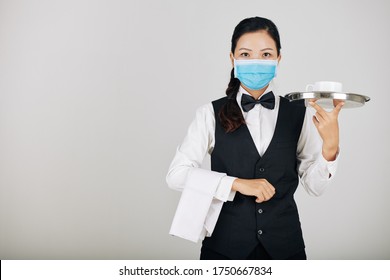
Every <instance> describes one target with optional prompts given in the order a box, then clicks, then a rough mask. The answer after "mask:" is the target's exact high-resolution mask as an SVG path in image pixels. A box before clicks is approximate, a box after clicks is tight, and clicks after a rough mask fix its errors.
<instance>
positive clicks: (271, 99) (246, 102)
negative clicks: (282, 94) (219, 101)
mask: <svg viewBox="0 0 390 280" xmlns="http://www.w3.org/2000/svg"><path fill="white" fill-rule="evenodd" d="M256 104H261V106H263V107H265V108H267V109H270V110H273V109H274V108H275V95H274V93H273V92H272V91H271V92H269V93H267V94H264V95H263V96H261V98H260V99H258V100H256V99H254V98H253V97H252V96H250V95H248V94H243V95H242V98H241V107H242V110H244V112H248V111H250V110H252V109H253V107H255V105H256Z"/></svg>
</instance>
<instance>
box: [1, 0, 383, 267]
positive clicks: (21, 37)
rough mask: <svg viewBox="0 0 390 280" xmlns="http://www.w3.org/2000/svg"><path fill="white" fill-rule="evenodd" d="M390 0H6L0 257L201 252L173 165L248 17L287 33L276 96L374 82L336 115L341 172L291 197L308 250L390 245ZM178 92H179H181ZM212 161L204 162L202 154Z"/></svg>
mask: <svg viewBox="0 0 390 280" xmlns="http://www.w3.org/2000/svg"><path fill="white" fill-rule="evenodd" d="M389 11H390V2H389V1H387V0H382V1H381V0H370V1H367V0H359V1H354V0H350V1H340V0H339V1H325V0H324V1H304V0H295V1H260V0H255V1H210V0H207V1H206V0H202V1H179V0H168V1H151V0H138V1H135V0H133V1H118V0H107V1H103V0H99V1H86V0H67V1H52V0H46V1H45V0H36V1H27V0H0V259H196V258H198V254H199V248H200V244H194V243H191V242H189V241H185V240H181V239H179V238H176V237H171V236H169V234H168V231H169V227H170V224H171V221H172V218H173V215H174V212H175V209H176V206H177V203H178V200H179V197H180V193H176V192H174V191H171V190H169V189H168V188H167V185H166V183H165V175H166V172H167V169H168V166H169V164H170V161H171V160H172V158H173V156H174V153H175V149H176V147H177V146H178V145H179V144H180V142H181V141H182V139H183V137H184V135H185V133H186V130H187V127H188V125H189V124H190V122H191V120H192V118H193V117H194V113H195V110H196V108H197V107H199V106H201V105H202V104H205V103H207V102H209V101H211V100H213V99H216V98H219V97H222V96H223V95H224V91H225V88H226V85H227V82H228V79H229V74H230V69H231V65H230V60H229V50H230V37H231V34H232V32H233V29H234V27H235V26H236V24H237V23H238V22H239V21H240V20H242V19H243V18H246V17H249V16H255V15H259V16H264V17H268V18H270V19H272V20H273V21H274V22H275V23H276V24H277V26H278V27H279V31H280V33H281V40H282V55H283V57H282V61H281V64H280V67H279V76H278V78H277V81H276V82H277V88H278V92H279V93H280V94H284V93H288V92H291V91H297V90H304V87H305V85H306V84H308V83H313V82H315V81H318V80H334V81H341V82H343V85H344V89H345V90H346V91H350V92H357V93H361V94H365V95H368V96H370V97H371V98H372V101H370V102H369V103H367V105H366V106H365V107H363V108H359V109H350V110H344V111H342V113H341V116H340V126H341V155H340V165H339V169H338V173H337V176H336V178H335V180H334V181H333V183H332V185H331V186H330V187H329V189H328V190H327V192H326V193H325V194H324V195H323V196H321V197H318V198H316V197H310V196H309V195H307V194H306V193H305V192H304V191H303V189H302V188H299V190H298V191H297V194H296V199H297V201H298V204H299V208H300V213H301V220H302V224H303V230H304V235H305V240H306V245H307V253H308V257H309V258H310V259H390V238H389V236H390V224H389V220H390V219H389V214H388V212H389V210H390V206H389V197H390V186H389V185H390V184H389V183H390V179H389V178H390V177H389V174H388V172H389V171H388V169H389V166H390V165H389V158H390V153H389V143H390V133H389V123H388V118H389V117H388V106H387V103H388V102H387V101H388V95H389V90H388V88H389V73H390V69H389V65H390V54H389V49H390V40H389V32H388V29H389V27H390V17H389ZM179 100H182V101H183V102H184V103H183V104H182V105H180V106H179ZM206 165H207V164H206Z"/></svg>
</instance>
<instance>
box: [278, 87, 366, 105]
mask: <svg viewBox="0 0 390 280" xmlns="http://www.w3.org/2000/svg"><path fill="white" fill-rule="evenodd" d="M285 97H286V98H287V99H289V100H290V101H295V100H302V99H304V100H305V104H306V105H307V103H308V102H309V101H310V100H311V99H317V101H316V103H317V104H318V105H320V106H321V107H323V108H327V109H331V108H334V104H333V100H335V99H336V100H342V101H344V106H343V108H357V107H361V106H363V105H364V104H365V103H366V102H368V101H370V97H368V96H365V95H360V94H356V93H341V92H324V91H310V92H291V93H289V94H286V95H285Z"/></svg>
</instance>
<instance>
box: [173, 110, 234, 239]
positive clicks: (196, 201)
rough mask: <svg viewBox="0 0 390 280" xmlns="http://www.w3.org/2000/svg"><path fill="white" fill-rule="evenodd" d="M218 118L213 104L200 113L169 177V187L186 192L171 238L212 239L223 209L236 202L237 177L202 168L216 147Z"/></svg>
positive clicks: (181, 146) (198, 112)
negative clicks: (224, 204)
mask: <svg viewBox="0 0 390 280" xmlns="http://www.w3.org/2000/svg"><path fill="white" fill-rule="evenodd" d="M214 127H215V118H214V111H213V108H212V105H211V104H207V105H204V106H202V107H200V108H199V109H198V110H197V113H196V117H195V119H194V121H193V122H192V123H191V125H190V127H189V129H188V132H187V135H186V137H185V139H184V141H183V143H182V144H181V145H180V146H179V147H178V149H177V151H176V155H175V157H174V159H173V161H172V163H171V166H170V168H169V171H168V175H167V178H166V179H167V183H168V186H169V187H170V188H172V189H175V190H179V191H182V195H181V197H180V201H179V204H178V207H177V210H176V213H175V216H174V219H173V222H172V226H171V229H170V234H172V235H175V236H178V237H181V238H184V239H188V240H191V241H193V242H197V241H199V240H202V239H203V238H204V237H205V236H210V235H211V233H212V232H213V230H214V227H215V224H216V222H217V220H218V216H219V213H220V211H221V208H222V205H223V203H224V202H225V201H227V200H233V198H234V195H235V192H234V191H231V186H232V184H233V181H234V180H235V179H236V178H234V177H229V176H226V174H225V173H219V172H214V171H211V170H206V169H202V168H201V164H202V162H203V159H204V158H205V156H206V154H207V153H211V152H212V149H213V147H214Z"/></svg>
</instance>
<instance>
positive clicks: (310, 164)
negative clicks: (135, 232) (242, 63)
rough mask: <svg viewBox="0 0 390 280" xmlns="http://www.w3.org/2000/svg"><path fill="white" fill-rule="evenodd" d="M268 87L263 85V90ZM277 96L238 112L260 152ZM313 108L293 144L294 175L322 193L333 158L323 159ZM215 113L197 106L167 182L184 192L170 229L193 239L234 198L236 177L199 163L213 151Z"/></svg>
mask: <svg viewBox="0 0 390 280" xmlns="http://www.w3.org/2000/svg"><path fill="white" fill-rule="evenodd" d="M270 91H271V88H270V87H269V88H267V90H266V91H265V93H264V94H267V93H269V92H270ZM242 94H249V93H248V92H246V91H245V90H244V89H243V88H242V87H240V90H239V92H238V93H237V103H238V104H239V106H240V108H241V97H242ZM279 104H280V99H279V96H275V108H274V110H269V109H267V108H264V107H263V106H261V105H260V104H256V105H255V107H254V108H253V109H252V110H250V111H249V112H244V111H242V108H241V111H242V114H243V116H244V119H245V122H246V125H247V127H248V130H249V132H250V134H251V136H252V139H253V141H254V143H255V145H256V148H257V150H258V152H259V154H260V155H261V156H262V155H263V154H264V153H265V151H266V149H267V148H268V146H269V144H270V142H271V140H272V137H273V134H274V131H275V127H276V121H277V117H278V111H279ZM313 113H314V111H313V109H312V108H307V110H306V114H305V118H304V122H303V126H302V131H301V134H300V137H299V140H298V146H297V161H298V175H299V178H300V183H301V184H302V185H303V187H304V188H305V190H306V191H307V192H308V193H309V194H310V195H315V196H318V195H320V194H322V193H323V191H324V190H325V188H326V186H327V185H328V183H329V181H330V180H331V179H332V178H333V177H334V174H335V172H336V168H337V161H338V160H337V159H336V160H335V161H332V162H328V161H326V160H325V159H324V158H323V156H322V139H321V138H320V136H319V133H318V131H317V129H316V128H315V126H314V124H313V121H312V116H313ZM214 137H215V115H214V109H213V106H212V104H211V103H209V104H206V105H203V106H201V107H200V108H198V110H197V111H196V116H195V119H194V120H193V122H192V123H191V125H190V127H189V129H188V132H187V135H186V137H185V138H184V141H183V142H182V144H181V145H180V146H179V147H178V148H177V151H176V155H175V157H174V159H173V161H172V163H171V165H170V167H169V171H168V174H167V177H166V180H167V183H168V186H169V187H170V188H172V189H175V190H179V191H183V193H182V196H181V198H180V201H179V205H178V208H177V210H176V213H175V217H174V219H173V222H172V226H171V230H170V234H172V235H175V236H179V237H182V238H184V239H188V240H191V241H194V242H197V241H199V240H202V239H204V237H205V236H211V234H212V232H213V230H214V227H215V224H216V222H217V219H218V216H219V213H220V211H221V208H222V205H223V203H224V202H226V201H232V200H233V199H234V196H235V191H232V190H231V188H232V184H233V181H234V180H235V179H236V177H231V176H227V175H226V174H225V173H219V172H215V171H211V170H206V169H203V168H201V164H202V162H203V159H204V157H205V156H206V154H207V153H209V154H211V153H212V151H213V148H214V144H215V138H214Z"/></svg>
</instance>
